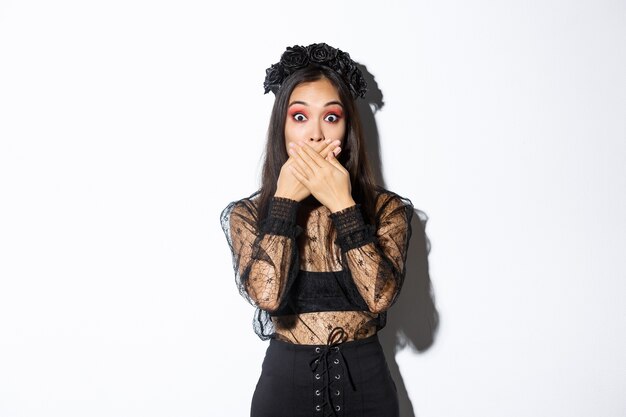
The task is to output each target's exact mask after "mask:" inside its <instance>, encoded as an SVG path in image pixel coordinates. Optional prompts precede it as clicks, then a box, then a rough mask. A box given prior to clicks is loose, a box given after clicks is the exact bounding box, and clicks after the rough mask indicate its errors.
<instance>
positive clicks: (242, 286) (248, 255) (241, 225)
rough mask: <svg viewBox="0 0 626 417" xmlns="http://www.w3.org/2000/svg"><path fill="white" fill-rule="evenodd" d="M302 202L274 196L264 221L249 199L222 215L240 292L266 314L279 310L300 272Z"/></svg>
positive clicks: (234, 205) (237, 202) (234, 204)
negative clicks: (299, 216) (298, 217)
mask: <svg viewBox="0 0 626 417" xmlns="http://www.w3.org/2000/svg"><path fill="white" fill-rule="evenodd" d="M297 210H298V202H296V201H294V200H290V199H287V198H277V197H274V198H272V200H271V201H270V206H269V210H268V216H267V218H266V219H263V220H262V221H261V222H258V221H257V219H258V217H257V208H256V207H255V205H254V203H253V202H252V201H250V200H248V199H244V200H240V201H236V202H234V203H231V204H230V205H229V206H228V207H226V208H225V209H224V210H223V211H222V214H221V223H222V229H223V230H224V233H225V234H226V239H227V240H228V243H229V245H230V248H231V251H232V255H233V267H234V269H235V281H236V283H237V287H238V288H239V292H240V293H241V295H242V296H244V298H246V299H247V300H248V301H249V302H250V303H251V304H253V305H255V306H257V307H259V308H260V309H261V310H265V311H269V312H272V311H275V310H277V309H278V308H279V306H280V304H281V301H282V298H283V295H284V294H285V293H286V292H287V291H288V289H289V285H290V283H291V282H293V280H294V278H295V273H296V272H297V270H298V256H297V245H296V242H295V238H296V236H297V235H298V234H299V233H300V231H301V229H300V227H299V226H298V225H296V214H297Z"/></svg>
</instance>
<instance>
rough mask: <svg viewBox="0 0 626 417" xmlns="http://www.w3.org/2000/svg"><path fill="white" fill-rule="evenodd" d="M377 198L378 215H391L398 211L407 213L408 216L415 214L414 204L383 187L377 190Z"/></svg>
mask: <svg viewBox="0 0 626 417" xmlns="http://www.w3.org/2000/svg"><path fill="white" fill-rule="evenodd" d="M375 196H376V215H377V216H380V215H383V214H389V213H393V212H398V211H404V212H406V214H407V216H409V217H410V215H411V214H412V213H413V203H412V202H411V200H409V199H408V198H406V197H402V196H400V195H399V194H396V193H394V192H393V191H389V190H387V189H384V188H382V187H378V188H377V189H376V190H375Z"/></svg>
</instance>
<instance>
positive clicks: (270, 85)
mask: <svg viewBox="0 0 626 417" xmlns="http://www.w3.org/2000/svg"><path fill="white" fill-rule="evenodd" d="M283 79H285V73H284V71H283V66H282V65H280V63H279V64H274V65H272V66H271V67H269V68H268V69H266V70H265V82H264V83H263V87H265V94H267V93H269V92H270V91H276V90H278V89H279V88H280V84H281V83H282V82H283Z"/></svg>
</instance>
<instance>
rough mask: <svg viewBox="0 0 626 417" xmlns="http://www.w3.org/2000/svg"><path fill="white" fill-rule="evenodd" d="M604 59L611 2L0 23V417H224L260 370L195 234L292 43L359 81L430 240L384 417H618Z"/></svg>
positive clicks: (207, 246)
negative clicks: (364, 79)
mask: <svg viewBox="0 0 626 417" xmlns="http://www.w3.org/2000/svg"><path fill="white" fill-rule="evenodd" d="M625 39H626V3H625V2H623V1H609V0H594V1H591V0H589V1H581V0H574V1H564V0H562V1H556V0H549V1H541V2H528V1H522V0H520V1H517V2H515V1H510V0H505V1H500V2H493V1H462V0H456V1H443V2H432V1H417V2H408V1H406V2H399V1H388V2H377V1H376V2H375V1H370V2H367V1H365V2H364V1H343V2H335V3H328V2H304V3H302V2H293V1H262V2H252V1H250V2H247V3H241V2H232V3H229V4H228V5H226V3H225V2H220V3H219V6H214V5H211V3H210V2H203V1H176V2H174V1H139V0H124V1H121V0H117V1H116V0H111V1H106V2H105V1H101V2H94V1H92V2H85V1H78V0H76V1H55V2H49V1H27V0H23V1H17V0H13V1H1V2H0V140H1V142H0V199H1V204H0V416H2V417H18V416H20V417H22V416H23V417H33V416H59V417H61V416H62V417H72V416H77V417H78V416H80V417H84V416H90V417H99V416H107V417H126V416H128V417H135V416H137V417H140V416H150V417H165V416H168V417H169V416H171V417H180V416H183V417H187V416H188V417H194V416H245V415H247V414H248V412H249V406H250V398H251V395H252V392H253V390H254V387H255V384H256V381H257V378H258V376H259V373H260V366H261V362H262V360H263V355H264V353H265V348H266V346H267V344H266V342H262V341H260V340H259V339H258V338H257V337H256V336H255V335H254V333H253V331H252V327H251V319H252V313H253V310H252V307H251V306H249V305H248V304H247V303H246V302H245V301H244V300H243V299H242V298H241V297H240V296H239V295H238V293H237V291H236V288H235V284H234V275H233V272H232V269H231V261H230V253H229V252H228V248H227V245H226V240H225V239H224V236H223V234H222V231H221V229H220V224H219V214H220V211H221V209H222V208H223V207H225V206H226V204H227V203H228V202H230V201H232V200H235V199H239V198H241V197H244V196H246V195H248V194H250V193H251V192H252V191H254V190H255V189H256V187H257V184H258V182H257V178H258V172H259V167H260V155H261V150H262V146H263V142H264V140H265V132H266V129H267V122H268V117H269V113H270V108H271V105H272V101H273V96H272V95H271V94H268V95H263V91H262V82H263V78H264V74H265V68H267V67H268V66H269V65H270V64H272V63H274V62H276V61H277V60H278V58H279V57H280V54H281V53H282V51H283V50H284V48H285V47H286V46H289V45H294V44H304V45H307V44H309V43H313V42H327V43H329V44H330V45H333V46H336V47H338V48H340V49H342V50H345V51H348V52H349V53H350V54H351V56H352V57H353V58H354V59H356V60H358V61H359V62H360V63H361V64H363V65H365V66H366V67H367V69H368V70H369V71H370V72H371V74H372V75H373V76H374V77H375V80H376V83H377V84H378V87H379V88H380V90H381V91H382V93H383V98H384V103H385V104H384V106H383V107H382V109H381V110H380V111H378V112H377V113H376V115H375V122H376V125H377V128H378V134H379V145H380V157H381V162H382V171H383V174H384V178H385V181H386V185H387V187H388V188H390V189H392V190H394V191H396V192H398V193H399V194H401V195H404V196H406V197H409V198H411V200H412V201H413V203H414V204H415V206H416V208H418V209H419V210H420V211H422V212H423V213H425V215H427V216H428V218H429V220H428V222H427V223H426V234H427V236H428V239H429V241H430V244H431V251H430V255H429V257H428V265H424V264H419V265H418V263H417V262H415V261H414V262H413V265H414V267H415V265H417V267H419V268H422V269H425V268H426V267H428V269H425V270H426V271H427V272H428V276H427V278H428V277H429V279H430V280H431V282H432V291H433V295H432V300H431V302H432V303H433V306H434V308H435V309H436V312H437V314H438V315H439V326H438V327H437V328H436V329H433V334H432V335H431V337H432V340H431V341H430V342H428V341H427V342H426V343H424V344H422V345H420V344H419V343H416V342H415V341H413V342H412V344H413V345H415V346H414V347H411V343H409V345H408V346H407V347H406V348H404V349H399V352H398V354H397V355H396V357H395V358H393V354H392V355H391V356H392V357H391V358H389V360H390V362H391V363H392V364H393V363H396V362H397V366H398V367H399V372H400V374H401V376H402V379H403V381H404V383H403V384H400V385H401V386H404V387H405V388H406V393H405V394H403V397H402V398H401V401H402V406H403V415H402V417H414V416H419V417H450V416H481V417H500V416H507V417H527V416H567V417H573V416H580V417H583V416H585V417H587V416H591V415H593V416H603V417H623V416H625V415H626V400H625V399H624V392H626V354H625V353H624V352H626V334H625V329H626V314H625V313H626V311H625V310H626V308H625V307H624V304H623V303H624V295H625V293H626V256H624V255H625V252H626V220H625V213H626V192H625V190H626V168H625V165H626V164H625V161H626V122H625V116H626V77H624V74H625V73H626V48H624V41H625ZM412 245H414V244H413V243H412ZM412 248H413V249H414V250H416V249H417V248H418V245H414V246H412ZM410 256H417V254H416V253H412V255H410ZM420 265H421V266H420ZM414 272H415V271H413V272H411V271H409V275H408V277H409V278H410V277H411V276H415V275H416V274H415V273H414ZM411 274H413V275H411ZM422 278H423V277H422ZM409 285H410V284H409ZM403 296H404V298H401V301H402V302H403V303H405V305H412V304H413V303H418V302H419V301H423V300H413V299H409V297H410V293H409V292H407V293H404V292H403ZM418 304H419V303H418ZM418 304H415V305H414V306H415V308H414V310H413V311H422V310H424V309H425V307H424V305H422V304H419V305H418ZM394 308H395V307H394ZM393 313H394V310H393V309H392V311H391V313H390V315H391V316H393ZM396 313H397V311H396ZM413 319H415V320H416V323H419V322H423V318H419V317H416V318H403V319H402V320H405V323H409V324H410V321H411V320H413ZM420 320H421V321H420ZM405 326H406V324H405ZM394 331H395V330H394V329H393V327H392V328H391V330H390V328H387V329H385V330H383V331H382V332H381V336H383V337H384V338H386V340H395V338H396V335H395V334H389V332H394ZM411 331H412V330H411V329H405V330H404V333H407V334H410V333H411ZM385 332H388V333H387V334H386V333H385ZM405 336H406V335H405ZM406 337H409V338H410V336H406ZM406 337H405V339H406ZM399 339H402V335H400V336H399Z"/></svg>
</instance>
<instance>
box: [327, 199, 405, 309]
mask: <svg viewBox="0 0 626 417" xmlns="http://www.w3.org/2000/svg"><path fill="white" fill-rule="evenodd" d="M377 206H378V209H377V213H376V218H377V224H378V228H376V227H374V226H371V225H368V224H366V223H365V221H364V220H363V215H362V214H361V211H360V207H359V206H358V205H353V206H350V207H348V208H346V209H343V210H341V211H338V212H335V213H332V214H331V219H332V221H333V224H334V225H335V228H336V229H337V243H338V244H339V246H340V248H341V252H342V259H343V263H344V269H348V270H350V273H351V275H352V279H353V280H354V283H355V285H356V287H357V289H358V291H359V293H360V294H361V296H362V297H363V299H364V300H365V302H366V303H367V306H368V308H369V310H370V311H371V312H373V313H381V312H383V311H386V310H387V309H389V307H391V305H392V304H393V303H394V301H395V299H396V297H397V295H398V293H399V292H400V288H401V287H402V283H403V281H404V273H405V262H406V256H407V251H408V244H409V239H410V237H411V217H412V215H413V206H412V205H411V203H410V201H408V200H403V199H402V198H400V197H399V196H396V195H393V194H383V195H381V196H380V197H379V201H378V203H377Z"/></svg>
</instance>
